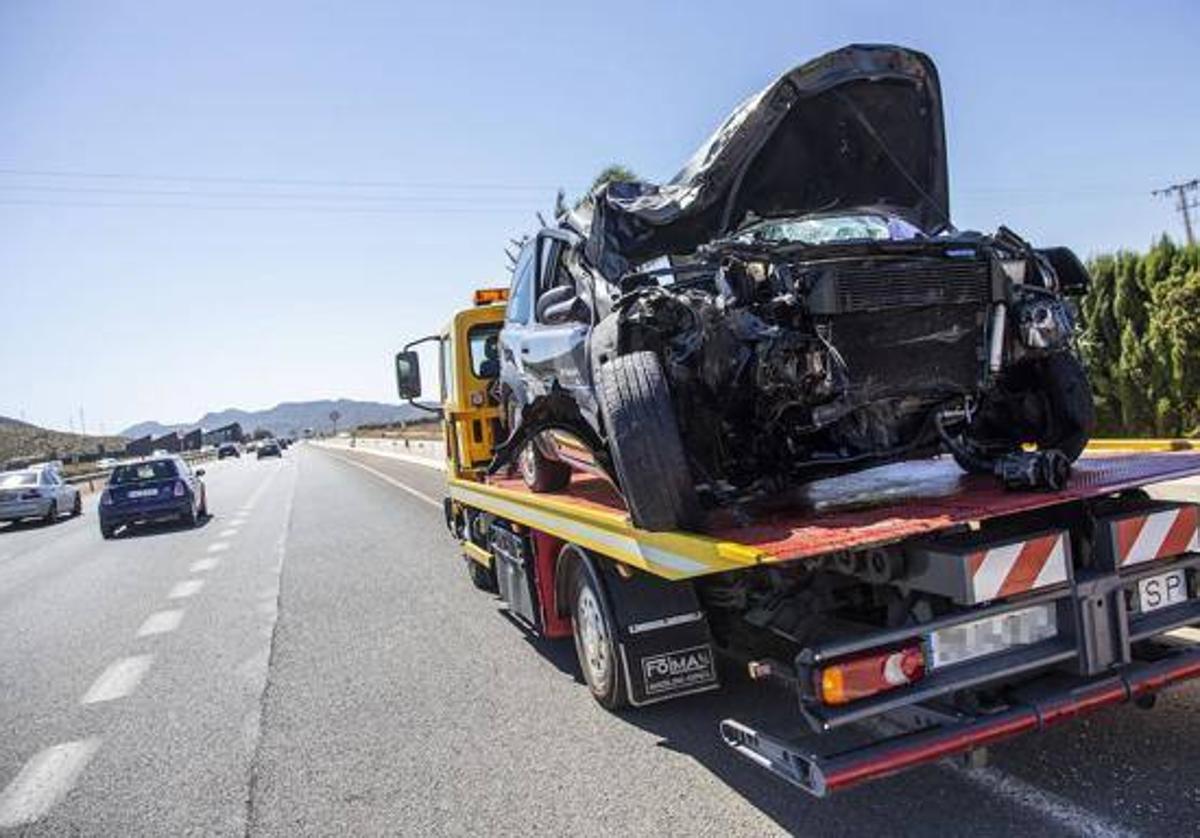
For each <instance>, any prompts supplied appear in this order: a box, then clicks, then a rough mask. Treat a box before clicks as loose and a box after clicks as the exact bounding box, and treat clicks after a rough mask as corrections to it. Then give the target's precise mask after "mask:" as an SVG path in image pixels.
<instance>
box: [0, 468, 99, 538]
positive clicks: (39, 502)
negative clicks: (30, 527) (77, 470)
mask: <svg viewBox="0 0 1200 838" xmlns="http://www.w3.org/2000/svg"><path fill="white" fill-rule="evenodd" d="M63 512H69V513H70V514H71V517H75V516H76V515H79V514H80V513H81V512H83V506H82V502H81V501H80V498H79V490H78V489H76V488H75V487H74V486H72V485H71V484H70V483H67V482H66V481H65V480H63V477H62V472H61V471H60V470H59V468H58V467H57V465H55V464H53V463H45V464H42V465H38V466H30V467H29V468H26V469H22V470H20V471H9V472H4V473H3V474H0V521H20V520H23V519H25V518H41V519H42V520H43V521H44V522H45V523H47V524H53V523H54V522H55V521H57V520H58V516H59V515H61V514H62V513H63Z"/></svg>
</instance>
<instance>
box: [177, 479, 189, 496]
mask: <svg viewBox="0 0 1200 838" xmlns="http://www.w3.org/2000/svg"><path fill="white" fill-rule="evenodd" d="M185 494H187V487H186V486H184V485H183V481H182V480H176V481H175V497H177V498H181V497H183V496H184V495H185Z"/></svg>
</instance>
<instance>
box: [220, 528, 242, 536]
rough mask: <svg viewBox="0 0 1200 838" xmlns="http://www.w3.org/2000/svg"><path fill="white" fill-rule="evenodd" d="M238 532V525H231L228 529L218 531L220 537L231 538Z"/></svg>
mask: <svg viewBox="0 0 1200 838" xmlns="http://www.w3.org/2000/svg"><path fill="white" fill-rule="evenodd" d="M237 532H238V531H237V527H230V528H229V529H227V530H221V531H220V532H219V533H217V537H218V538H231V537H233V536H235V535H237Z"/></svg>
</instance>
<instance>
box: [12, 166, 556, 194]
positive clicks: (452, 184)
mask: <svg viewBox="0 0 1200 838" xmlns="http://www.w3.org/2000/svg"><path fill="white" fill-rule="evenodd" d="M0 175H9V176H18V177H48V178H84V179H97V180H133V181H147V182H164V183H242V184H261V185H271V186H319V187H343V188H345V187H350V188H371V189H479V190H499V191H520V192H553V191H554V190H556V189H557V188H558V187H557V186H545V185H535V184H518V183H486V182H476V181H398V180H322V179H316V178H280V177H237V176H229V175H178V174H167V175H163V174H154V175H148V174H140V173H135V172H87V171H79V170H67V169H8V168H0Z"/></svg>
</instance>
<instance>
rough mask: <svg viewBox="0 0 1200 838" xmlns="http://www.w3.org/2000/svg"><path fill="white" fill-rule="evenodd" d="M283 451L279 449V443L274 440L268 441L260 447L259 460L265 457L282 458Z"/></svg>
mask: <svg viewBox="0 0 1200 838" xmlns="http://www.w3.org/2000/svg"><path fill="white" fill-rule="evenodd" d="M282 456H283V450H282V449H281V448H280V447H279V443H278V442H276V441H275V440H273V439H268V440H266V441H265V442H263V443H262V444H261V445H259V446H258V459H260V460H261V459H263V458H264V457H282Z"/></svg>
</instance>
